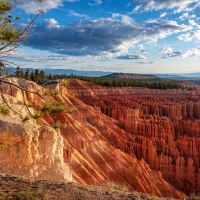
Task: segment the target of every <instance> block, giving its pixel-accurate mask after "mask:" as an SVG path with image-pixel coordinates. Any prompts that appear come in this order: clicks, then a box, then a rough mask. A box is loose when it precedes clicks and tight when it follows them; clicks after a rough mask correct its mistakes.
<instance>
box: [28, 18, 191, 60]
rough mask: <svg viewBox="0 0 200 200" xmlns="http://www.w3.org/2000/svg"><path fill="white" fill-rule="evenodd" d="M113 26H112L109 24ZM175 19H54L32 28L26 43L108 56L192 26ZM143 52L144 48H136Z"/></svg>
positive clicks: (60, 52)
mask: <svg viewBox="0 0 200 200" xmlns="http://www.w3.org/2000/svg"><path fill="white" fill-rule="evenodd" d="M111 27H112V28H111ZM191 29H192V26H190V25H184V24H181V25H180V24H178V23H177V22H176V21H172V20H171V21H165V22H157V21H149V22H145V23H143V24H136V23H134V22H132V23H125V22H123V21H119V20H114V19H110V18H107V19H105V18H103V19H100V20H93V21H87V22H80V23H76V24H71V25H68V26H60V25H59V24H58V22H56V20H55V19H48V20H45V22H44V23H42V24H40V25H37V26H35V27H34V28H33V31H32V33H31V36H30V37H29V39H28V44H27V45H28V46H30V47H32V48H35V49H40V50H48V51H50V52H53V53H59V54H64V55H76V56H77V55H79V56H80V55H81V56H84V55H93V56H102V55H104V56H108V55H109V56H110V55H112V54H115V53H118V54H122V53H126V54H127V52H128V50H129V48H131V47H133V45H134V44H136V43H138V42H139V41H142V40H143V41H144V40H145V41H147V42H149V43H152V42H153V43H154V42H156V41H157V40H158V39H163V38H166V37H168V36H170V35H172V34H176V33H180V32H185V31H188V30H191ZM139 50H141V52H142V51H143V53H147V52H145V49H142V48H141V49H139Z"/></svg>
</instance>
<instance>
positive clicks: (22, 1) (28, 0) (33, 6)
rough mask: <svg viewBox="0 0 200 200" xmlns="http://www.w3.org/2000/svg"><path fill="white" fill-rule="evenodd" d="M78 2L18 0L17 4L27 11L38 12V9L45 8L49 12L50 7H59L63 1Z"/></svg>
mask: <svg viewBox="0 0 200 200" xmlns="http://www.w3.org/2000/svg"><path fill="white" fill-rule="evenodd" d="M64 1H67V2H71V3H73V2H76V1H78V0H44V1H43V2H41V3H39V2H37V1H36V0H17V4H16V6H17V7H18V8H20V9H22V10H24V11H25V12H26V13H33V14H36V13H38V10H43V11H44V12H47V11H48V10H50V9H53V8H57V7H59V6H62V5H63V2H64Z"/></svg>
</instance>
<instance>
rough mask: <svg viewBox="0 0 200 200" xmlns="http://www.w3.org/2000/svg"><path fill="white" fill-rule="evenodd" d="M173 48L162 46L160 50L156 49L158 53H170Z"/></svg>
mask: <svg viewBox="0 0 200 200" xmlns="http://www.w3.org/2000/svg"><path fill="white" fill-rule="evenodd" d="M172 52H173V49H172V48H171V47H163V48H162V49H161V50H159V51H158V53H160V54H169V53H172Z"/></svg>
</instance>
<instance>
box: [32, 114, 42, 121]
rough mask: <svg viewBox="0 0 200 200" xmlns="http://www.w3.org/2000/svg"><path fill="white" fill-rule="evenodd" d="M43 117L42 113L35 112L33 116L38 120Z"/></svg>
mask: <svg viewBox="0 0 200 200" xmlns="http://www.w3.org/2000/svg"><path fill="white" fill-rule="evenodd" d="M41 117H42V113H35V114H34V115H33V118H34V119H35V120H36V121H39V120H40V119H41Z"/></svg>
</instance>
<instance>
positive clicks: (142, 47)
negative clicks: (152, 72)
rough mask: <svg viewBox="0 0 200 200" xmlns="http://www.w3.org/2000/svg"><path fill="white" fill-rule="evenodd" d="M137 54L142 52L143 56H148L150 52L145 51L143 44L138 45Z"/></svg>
mask: <svg viewBox="0 0 200 200" xmlns="http://www.w3.org/2000/svg"><path fill="white" fill-rule="evenodd" d="M137 52H140V53H142V54H147V53H148V51H147V50H146V49H145V47H144V45H143V44H140V45H138V51H137Z"/></svg>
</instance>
